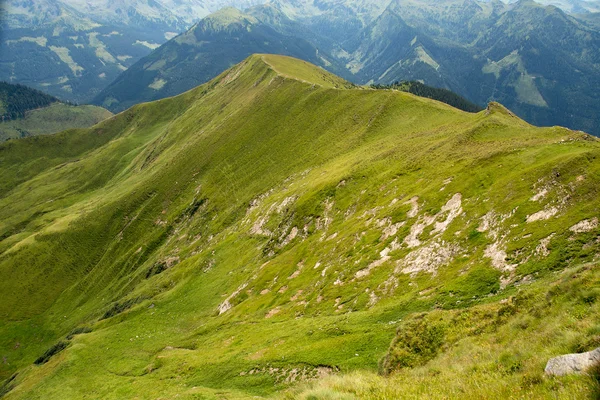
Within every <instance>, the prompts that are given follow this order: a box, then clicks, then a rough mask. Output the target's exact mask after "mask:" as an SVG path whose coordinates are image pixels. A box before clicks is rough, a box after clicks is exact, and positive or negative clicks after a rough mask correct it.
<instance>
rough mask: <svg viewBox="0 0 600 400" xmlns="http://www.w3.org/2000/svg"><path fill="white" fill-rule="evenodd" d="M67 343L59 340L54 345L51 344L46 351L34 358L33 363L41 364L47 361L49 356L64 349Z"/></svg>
mask: <svg viewBox="0 0 600 400" xmlns="http://www.w3.org/2000/svg"><path fill="white" fill-rule="evenodd" d="M68 345H69V342H68V341H64V340H61V341H60V342H58V343H56V344H55V345H54V346H52V347H50V348H49V349H48V350H46V352H45V353H44V354H42V355H41V356H40V357H38V358H37V360H35V361H34V362H33V363H34V364H36V365H41V364H45V363H47V362H48V361H49V360H50V358H52V356H54V355H55V354H58V353H60V352H61V351H63V350H64V349H66V348H67V346H68Z"/></svg>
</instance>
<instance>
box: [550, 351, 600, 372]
mask: <svg viewBox="0 0 600 400" xmlns="http://www.w3.org/2000/svg"><path fill="white" fill-rule="evenodd" d="M596 364H600V347H599V348H597V349H596V350H593V351H588V352H587V353H579V354H565V355H564V356H559V357H554V358H551V359H550V360H548V363H547V364H546V369H545V370H544V371H545V372H546V374H547V375H556V376H563V375H568V374H580V373H582V372H585V371H586V370H587V369H589V368H591V367H593V366H594V365H596Z"/></svg>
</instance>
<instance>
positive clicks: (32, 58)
mask: <svg viewBox="0 0 600 400" xmlns="http://www.w3.org/2000/svg"><path fill="white" fill-rule="evenodd" d="M3 3H4V4H3V5H2V7H3V14H4V16H3V18H2V19H1V20H0V28H1V30H2V37H1V38H0V80H5V81H9V82H11V83H21V84H26V85H28V86H32V87H36V88H38V89H41V90H44V91H47V92H49V93H51V94H52V95H54V96H57V97H59V98H61V99H64V100H68V101H74V102H79V103H82V102H88V101H90V100H91V99H92V98H93V97H94V96H96V95H97V94H98V93H99V92H100V91H101V90H102V89H104V88H105V87H106V86H107V85H108V84H109V83H111V82H112V81H113V80H114V79H115V78H117V76H118V75H119V74H120V73H121V72H123V71H124V70H126V69H127V68H129V67H130V66H132V65H133V64H134V63H135V62H136V61H138V60H139V59H140V58H141V57H143V56H146V55H148V54H149V53H150V52H151V51H152V50H154V49H156V48H157V47H158V46H160V45H161V44H163V43H164V42H166V41H167V40H168V39H171V38H173V37H174V36H177V35H178V34H179V33H181V32H183V31H185V30H186V29H187V28H189V27H190V26H191V25H192V24H193V23H194V22H196V21H197V20H199V19H200V18H202V17H204V16H206V15H208V14H209V13H210V12H212V11H216V10H218V9H219V8H221V7H223V6H224V5H229V4H231V5H235V6H238V7H249V6H251V5H254V4H257V1H254V0H222V1H221V0H211V1H200V0H185V1H181V0H86V1H83V0H7V1H6V2H3Z"/></svg>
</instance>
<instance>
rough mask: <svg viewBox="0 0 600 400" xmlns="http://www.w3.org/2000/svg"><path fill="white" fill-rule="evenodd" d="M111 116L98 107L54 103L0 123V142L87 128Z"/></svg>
mask: <svg viewBox="0 0 600 400" xmlns="http://www.w3.org/2000/svg"><path fill="white" fill-rule="evenodd" d="M112 115H113V114H112V113H111V112H110V111H108V110H106V109H104V108H102V107H98V106H91V105H83V106H74V105H69V104H64V103H54V104H51V105H50V106H48V107H44V108H41V109H37V110H32V111H28V112H26V113H25V116H24V117H23V118H18V119H15V120H10V121H4V122H0V141H4V140H7V139H15V138H23V137H29V136H37V135H48V134H52V133H56V132H60V131H64V130H66V129H74V128H88V127H90V126H92V125H95V124H97V123H98V122H100V121H104V120H105V119H107V118H109V117H111V116H112Z"/></svg>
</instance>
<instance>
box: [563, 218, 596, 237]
mask: <svg viewBox="0 0 600 400" xmlns="http://www.w3.org/2000/svg"><path fill="white" fill-rule="evenodd" d="M597 227H598V218H597V217H594V218H592V219H584V220H583V221H581V222H578V223H576V224H575V225H573V226H572V227H570V228H569V230H570V231H571V232H573V233H585V232H590V231H593V230H594V229H596V228H597Z"/></svg>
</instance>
